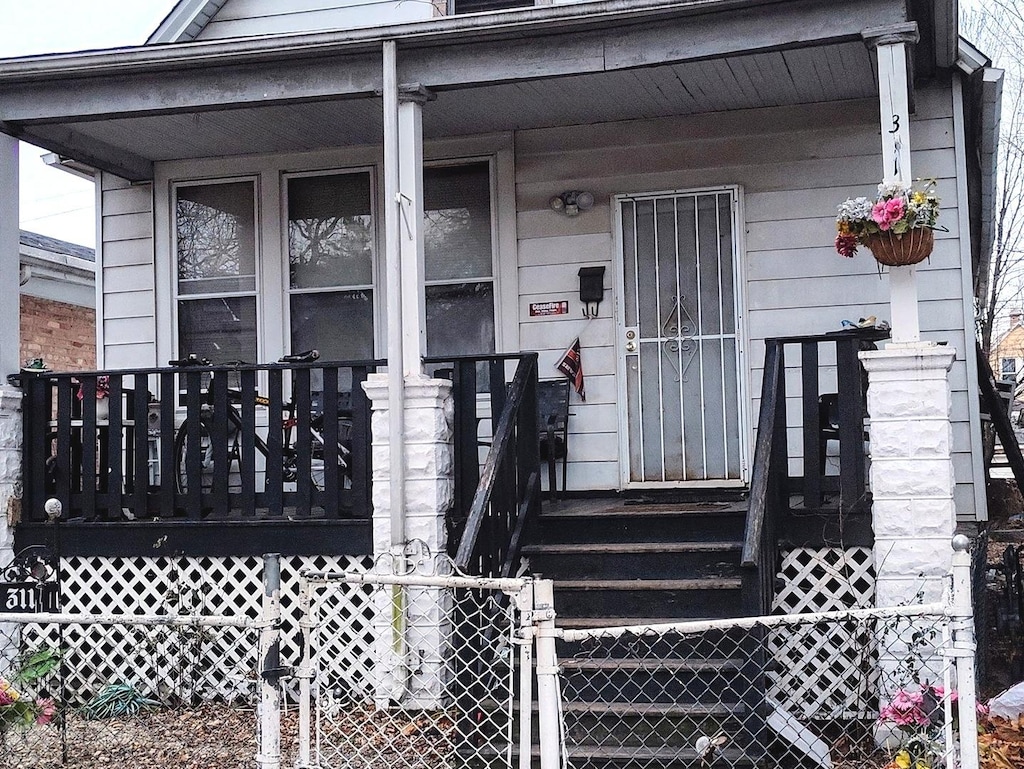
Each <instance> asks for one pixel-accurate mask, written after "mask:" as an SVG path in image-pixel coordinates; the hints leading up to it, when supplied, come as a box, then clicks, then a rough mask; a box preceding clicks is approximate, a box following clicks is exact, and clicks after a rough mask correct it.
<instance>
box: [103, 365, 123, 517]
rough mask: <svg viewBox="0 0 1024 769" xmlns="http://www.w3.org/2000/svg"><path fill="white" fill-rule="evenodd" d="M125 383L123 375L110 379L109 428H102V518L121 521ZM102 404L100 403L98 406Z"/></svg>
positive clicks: (113, 375) (108, 383) (108, 395)
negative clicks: (103, 493)
mask: <svg viewBox="0 0 1024 769" xmlns="http://www.w3.org/2000/svg"><path fill="white" fill-rule="evenodd" d="M122 385H123V380H122V378H121V376H120V375H119V374H110V375H109V376H108V379H107V397H106V398H103V399H102V400H105V401H106V402H107V426H106V428H103V427H98V428H97V429H98V432H99V437H100V445H101V446H102V447H103V451H101V453H100V472H101V473H103V477H102V478H100V488H101V489H102V490H103V491H104V492H106V494H105V495H104V497H103V504H101V505H100V518H102V519H105V520H117V519H120V518H121V492H122V489H123V488H124V465H123V461H124V455H123V454H122V451H123V450H124V447H125V442H124V419H123V411H122V409H123V408H124V402H123V397H124V396H123V392H124V388H123V386H122ZM101 402H102V401H97V406H98V405H99V403H101Z"/></svg>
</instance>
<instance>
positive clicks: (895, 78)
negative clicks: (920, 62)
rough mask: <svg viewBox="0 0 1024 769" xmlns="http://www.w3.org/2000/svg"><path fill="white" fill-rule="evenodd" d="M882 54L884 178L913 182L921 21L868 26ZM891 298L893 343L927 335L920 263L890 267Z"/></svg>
mask: <svg viewBox="0 0 1024 769" xmlns="http://www.w3.org/2000/svg"><path fill="white" fill-rule="evenodd" d="M861 35H862V37H863V39H864V42H865V43H866V44H867V45H868V47H869V48H874V49H875V54H876V56H877V59H878V101H879V114H880V118H881V124H882V180H883V181H886V182H892V181H898V182H902V183H904V184H908V185H909V184H910V183H911V182H912V181H913V176H912V174H911V169H910V103H911V91H910V88H911V85H912V83H913V80H912V78H911V77H910V75H909V71H910V56H909V49H908V46H909V45H913V44H914V43H917V41H918V40H919V38H920V35H919V33H918V30H917V23H916V22H908V23H906V24H897V25H894V26H891V27H881V28H874V29H866V30H864V31H863V32H862V33H861ZM889 302H890V305H891V309H890V312H891V314H892V339H893V342H895V343H897V344H899V343H914V342H917V341H918V340H919V339H920V338H921V324H920V320H919V316H918V300H917V268H916V267H914V266H910V267H890V268H889Z"/></svg>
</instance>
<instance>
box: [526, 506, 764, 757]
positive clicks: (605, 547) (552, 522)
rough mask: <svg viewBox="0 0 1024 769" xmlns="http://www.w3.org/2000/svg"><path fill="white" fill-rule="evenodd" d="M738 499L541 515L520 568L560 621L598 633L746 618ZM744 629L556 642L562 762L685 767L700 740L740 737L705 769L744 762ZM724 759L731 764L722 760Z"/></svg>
mask: <svg viewBox="0 0 1024 769" xmlns="http://www.w3.org/2000/svg"><path fill="white" fill-rule="evenodd" d="M746 513H747V502H746V498H745V496H744V495H743V494H742V493H741V492H738V491H736V490H731V491H729V492H728V493H723V492H721V491H716V490H711V491H704V492H703V493H701V492H696V491H691V492H688V493H687V494H673V495H672V496H665V495H658V494H655V493H652V494H650V495H648V496H647V497H645V498H643V499H626V498H622V497H609V498H607V499H574V500H566V501H564V502H561V503H559V504H556V505H545V507H544V509H543V511H542V513H541V515H540V516H539V518H538V520H537V523H536V525H535V526H534V527H533V529H532V530H531V531H530V532H528V534H527V538H526V542H525V543H524V544H525V546H524V549H523V554H524V555H525V556H526V557H527V558H528V560H529V565H530V570H531V572H533V573H534V574H540V575H541V576H543V577H546V578H549V579H551V580H552V581H553V583H554V592H555V611H556V613H557V620H556V623H557V625H558V626H560V627H563V628H574V629H599V628H605V627H607V628H613V627H622V626H648V625H657V624H671V623H677V622H680V621H688V620H708V619H726V618H729V617H735V616H739V615H741V614H742V608H743V607H742V569H741V567H740V558H741V554H742V549H743V545H742V542H743V536H744V529H745V526H746ZM749 647H750V638H749V637H748V634H745V633H743V632H740V631H715V632H713V633H710V634H707V635H699V636H692V635H691V636H684V635H680V634H678V633H663V634H657V635H652V634H644V635H626V636H624V637H618V636H613V635H609V636H607V637H601V636H600V635H599V636H597V637H596V638H593V639H590V640H586V641H580V642H567V641H565V640H560V641H559V642H558V644H557V653H558V659H559V666H560V667H561V669H562V692H563V696H564V704H563V712H564V717H565V723H566V731H567V734H568V737H569V739H568V743H569V746H570V747H569V751H570V760H571V761H572V762H573V764H574V765H575V766H580V767H587V769H626V768H627V767H635V766H637V765H645V764H646V765H647V766H649V767H651V769H684V768H685V769H689V767H694V769H696V767H698V766H701V762H700V759H699V757H698V756H697V753H696V750H695V744H696V741H697V739H699V738H700V737H701V736H703V735H712V736H713V735H715V734H718V733H719V732H724V733H725V734H730V735H743V734H746V735H748V736H746V737H739V736H737V737H736V738H735V739H734V740H733V741H732V742H731V743H730V744H728V745H726V746H725V747H724V753H722V754H720V755H719V756H718V758H717V759H716V761H715V763H714V764H711V765H714V766H718V765H723V766H724V765H729V766H734V767H748V766H752V765H753V761H752V760H751V759H750V756H754V755H758V749H757V748H755V747H754V746H752V745H750V744H749V740H750V737H749V735H750V734H751V732H750V731H749V727H750V725H751V723H753V722H754V721H757V719H758V718H759V716H758V715H757V714H756V712H755V711H754V710H752V706H753V704H754V703H756V701H757V698H758V695H756V694H755V695H754V696H753V697H752V696H751V695H752V689H756V688H759V687H760V683H759V682H754V681H750V680H749V677H750V675H752V671H750V670H749V669H748V668H747V667H746V662H745V659H746V657H745V655H746V654H747V653H749V650H750V649H749ZM726 757H728V760H727V759H726Z"/></svg>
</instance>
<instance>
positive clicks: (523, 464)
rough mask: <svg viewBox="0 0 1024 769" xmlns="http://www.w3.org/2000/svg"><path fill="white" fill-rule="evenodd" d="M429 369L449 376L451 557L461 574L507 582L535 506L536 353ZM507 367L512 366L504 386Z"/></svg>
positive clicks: (446, 362)
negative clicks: (452, 468) (452, 473)
mask: <svg viewBox="0 0 1024 769" xmlns="http://www.w3.org/2000/svg"><path fill="white" fill-rule="evenodd" d="M427 363H428V365H429V366H430V367H431V368H433V369H435V371H436V375H439V376H451V379H452V391H453V399H454V402H455V436H454V437H455V504H454V507H453V509H452V512H451V514H450V515H449V517H448V541H449V551H450V553H451V555H452V556H453V557H454V558H455V563H456V565H457V566H458V567H459V568H460V569H462V570H463V571H465V572H466V573H469V574H474V575H478V576H492V577H497V576H510V575H511V573H512V570H513V569H514V568H515V567H516V566H517V565H518V559H519V550H520V543H521V540H522V535H523V532H524V530H525V528H526V526H527V525H528V524H529V522H530V520H531V519H532V517H533V516H534V515H536V514H537V512H538V511H539V508H540V457H539V451H538V443H537V354H536V353H518V354H511V355H493V356H486V357H475V356H472V357H471V356H464V357H458V358H448V359H439V358H431V359H428V360H427ZM512 363H515V364H516V368H515V373H514V375H513V376H512V380H511V382H509V381H508V377H507V370H508V367H509V366H510V365H511V364H512ZM488 423H489V424H490V429H488V427H487V425H488ZM483 452H486V458H485V460H484V462H483V464H482V466H481V462H480V455H481V453H483Z"/></svg>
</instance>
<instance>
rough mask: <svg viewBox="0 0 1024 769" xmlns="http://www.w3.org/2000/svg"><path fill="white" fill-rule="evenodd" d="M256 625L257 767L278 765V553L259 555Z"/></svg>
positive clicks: (278, 768)
mask: <svg viewBox="0 0 1024 769" xmlns="http://www.w3.org/2000/svg"><path fill="white" fill-rule="evenodd" d="M261 619H262V621H263V622H262V627H261V628H260V643H259V662H260V666H259V667H260V704H259V729H260V752H259V754H258V755H257V756H256V765H257V766H258V767H260V769H281V687H280V675H281V556H280V555H279V554H277V553H268V554H266V555H264V556H263V612H262V617H261Z"/></svg>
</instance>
